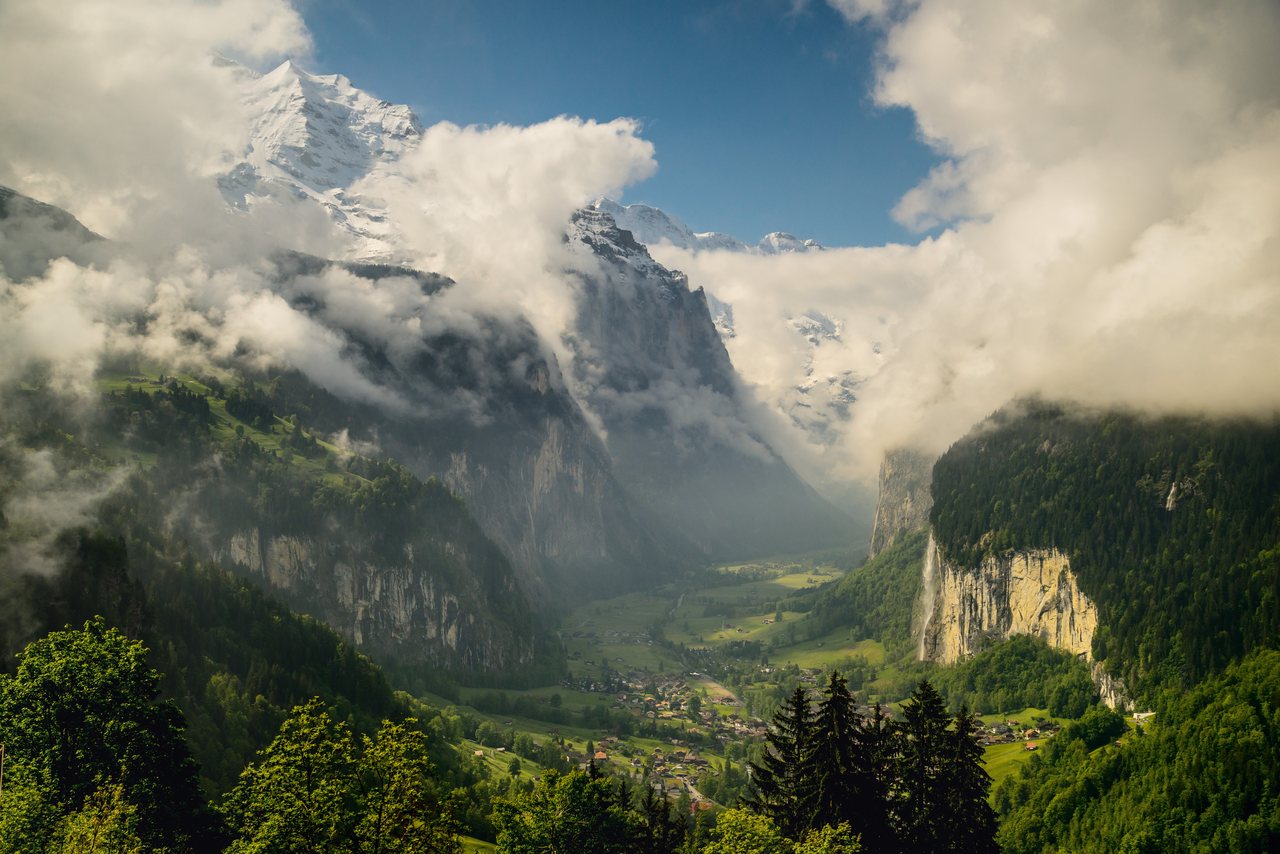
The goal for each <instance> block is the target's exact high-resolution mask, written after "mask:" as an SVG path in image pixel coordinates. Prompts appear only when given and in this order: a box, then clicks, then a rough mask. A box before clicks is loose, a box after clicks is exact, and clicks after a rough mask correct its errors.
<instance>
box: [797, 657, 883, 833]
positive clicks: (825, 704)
mask: <svg viewBox="0 0 1280 854" xmlns="http://www.w3.org/2000/svg"><path fill="white" fill-rule="evenodd" d="M861 727H862V716H861V715H859V714H858V711H857V707H856V706H855V704H854V701H853V695H852V694H850V693H849V685H848V682H847V681H846V680H845V678H844V677H843V676H841V675H840V674H839V673H837V672H836V671H834V670H833V671H831V679H830V681H829V682H828V683H827V688H826V690H825V691H824V692H823V697H822V699H821V700H820V701H819V702H818V713H817V719H816V721H815V729H816V733H815V736H814V749H813V751H812V752H811V754H810V756H809V758H808V763H807V765H806V768H805V771H806V776H808V777H809V779H810V780H811V781H812V784H813V800H812V805H811V808H810V809H809V810H807V811H805V812H806V813H807V814H805V815H804V819H805V820H806V821H807V822H808V823H807V824H806V825H805V827H804V829H805V830H810V829H813V828H818V827H822V826H823V825H826V824H832V825H834V824H839V823H840V822H841V821H851V820H853V818H854V816H855V814H856V813H857V812H858V810H859V806H860V805H861V803H862V801H863V797H864V790H865V789H866V788H867V787H866V782H865V778H866V776H867V773H868V770H869V769H868V768H867V767H866V760H865V757H864V756H863V755H862V752H861V746H862V745H861V742H860V739H859V737H858V734H859V730H860V729H861Z"/></svg>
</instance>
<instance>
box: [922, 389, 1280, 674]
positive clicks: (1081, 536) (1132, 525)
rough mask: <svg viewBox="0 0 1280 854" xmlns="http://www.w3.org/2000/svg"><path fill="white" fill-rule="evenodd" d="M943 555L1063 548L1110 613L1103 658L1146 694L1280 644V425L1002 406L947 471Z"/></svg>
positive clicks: (937, 482) (939, 484) (939, 497)
mask: <svg viewBox="0 0 1280 854" xmlns="http://www.w3.org/2000/svg"><path fill="white" fill-rule="evenodd" d="M933 497H934V506H933V510H932V513H931V521H932V524H933V529H934V532H935V534H936V537H937V542H938V546H939V548H940V549H941V551H942V553H943V555H944V556H945V557H946V558H947V559H948V560H949V561H952V562H954V563H957V564H959V565H962V566H965V567H969V568H976V567H977V566H978V565H979V563H980V562H981V560H982V558H983V557H984V556H985V555H999V554H1002V553H1006V552H1008V551H1010V550H1015V549H1033V548H1057V549H1059V550H1061V551H1063V552H1065V553H1066V554H1067V555H1068V556H1069V557H1070V560H1071V566H1072V569H1073V570H1074V571H1075V572H1076V574H1077V576H1078V578H1079V584H1080V587H1081V589H1082V590H1083V591H1084V593H1085V594H1086V595H1087V596H1089V597H1090V599H1092V600H1093V601H1094V602H1095V603H1096V604H1097V607H1098V610H1099V617H1100V620H1099V622H1100V628H1099V630H1098V632H1097V633H1096V635H1095V637H1094V642H1093V647H1094V648H1093V654H1094V657H1095V658H1097V659H1099V660H1103V661H1106V662H1107V667H1108V669H1109V670H1110V671H1111V672H1112V673H1113V674H1115V675H1118V676H1120V677H1122V678H1123V679H1124V680H1125V681H1126V682H1127V683H1128V684H1129V686H1130V687H1131V689H1133V690H1135V691H1137V692H1139V693H1142V692H1144V691H1147V690H1150V689H1152V688H1154V687H1156V686H1158V685H1171V686H1179V687H1189V686H1191V685H1193V684H1195V683H1196V682H1198V681H1199V680H1200V679H1202V678H1204V677H1205V676H1206V675H1208V674H1210V673H1212V672H1214V671H1216V670H1219V669H1221V668H1222V667H1223V666H1225V665H1226V664H1228V663H1230V662H1232V661H1235V660H1238V659H1240V658H1241V657H1242V656H1243V655H1245V654H1246V653H1247V652H1249V651H1251V650H1253V649H1256V648H1259V647H1266V646H1274V645H1275V644H1276V643H1277V641H1280V422H1277V421H1276V420H1274V419H1272V420H1267V421H1211V420H1205V419H1193V418H1172V417H1170V418H1162V419H1148V418H1143V417H1139V416H1136V415H1130V414H1125V413H1107V414H1089V413H1076V412H1072V411H1071V410H1069V409H1066V408H1063V407H1059V406H1054V405H1049V404H1042V403H1029V404H1025V405H1021V406H1015V407H1011V408H1010V409H1008V410H1006V411H1002V412H999V413H997V414H995V415H994V416H993V417H992V418H991V419H990V420H989V421H988V422H987V423H985V424H983V425H981V426H980V427H979V428H978V429H976V430H975V431H974V432H973V433H972V434H971V435H970V436H969V437H967V438H965V439H964V440H962V441H960V442H958V443H956V444H955V445H954V446H953V447H952V448H951V449H950V450H949V451H948V452H947V453H946V454H944V455H943V456H942V458H941V459H940V460H939V461H938V463H937V464H936V466H935V467H934V477H933Z"/></svg>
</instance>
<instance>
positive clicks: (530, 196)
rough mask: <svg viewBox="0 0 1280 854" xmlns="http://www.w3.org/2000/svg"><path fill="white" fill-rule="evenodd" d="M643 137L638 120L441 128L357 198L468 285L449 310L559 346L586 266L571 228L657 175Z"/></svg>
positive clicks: (430, 261) (424, 263)
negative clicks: (489, 315)
mask: <svg viewBox="0 0 1280 854" xmlns="http://www.w3.org/2000/svg"><path fill="white" fill-rule="evenodd" d="M639 130H640V128H639V126H638V124H637V123H636V122H634V121H632V120H630V119H616V120H614V121H610V122H596V121H590V120H585V121H584V120H582V119H578V118H571V117H564V116H561V117H559V118H555V119H551V120H549V121H545V122H541V123H539V124H535V125H530V126H528V127H512V126H509V125H496V126H493V127H474V126H473V127H465V128H464V127H458V126H457V125H454V124H450V123H448V122H442V123H440V124H437V125H434V126H433V127H430V128H428V129H427V131H426V133H425V134H424V135H423V138H422V143H421V145H420V146H419V147H418V148H417V149H416V150H415V151H413V152H412V153H410V154H408V155H406V156H405V157H404V158H403V160H402V162H401V168H400V173H399V174H397V175H395V176H379V177H375V178H371V179H369V180H367V181H365V182H363V183H362V184H359V185H357V187H356V188H355V192H357V193H360V194H362V195H365V196H369V197H373V198H379V199H382V200H383V201H385V204H386V206H387V210H388V211H389V213H390V216H391V219H392V220H393V221H394V222H395V226H396V228H397V229H398V230H399V232H400V235H399V237H400V240H401V245H402V246H403V247H406V248H407V249H408V251H410V253H411V254H412V255H413V260H414V262H415V266H417V267H419V268H420V269H424V270H433V271H436V272H439V273H443V274H444V275H447V276H449V277H451V278H453V279H456V280H457V281H458V282H459V287H457V288H455V289H451V292H449V293H447V294H446V295H445V296H444V299H443V300H442V301H441V303H442V305H443V306H446V307H447V306H455V307H456V308H457V309H458V310H461V311H463V312H465V311H467V310H469V308H470V306H473V305H474V306H480V307H482V308H484V309H485V310H487V311H499V312H502V313H503V314H511V313H512V312H513V311H519V312H522V313H523V314H524V315H525V316H526V317H528V318H529V319H530V320H531V321H532V322H533V323H534V326H535V327H536V328H537V329H538V331H539V333H541V335H542V337H543V339H544V340H546V341H548V342H550V343H552V344H553V346H554V345H558V342H559V338H560V335H561V334H562V333H563V332H564V331H565V330H567V329H569V328H570V327H571V325H572V318H573V311H574V308H573V293H572V290H571V288H572V279H571V277H567V276H565V275H564V270H565V269H566V268H568V267H571V266H573V265H574V264H575V263H580V260H579V261H575V258H574V256H573V255H572V254H571V253H570V252H569V250H568V249H567V248H566V246H565V244H564V233H565V227H566V225H567V224H568V222H569V218H570V216H571V214H572V213H573V211H574V210H576V209H578V208H580V207H582V206H583V205H585V204H586V203H588V202H589V201H590V200H591V199H593V198H595V197H597V196H599V195H604V194H610V193H612V194H617V193H619V192H620V191H621V189H622V188H623V187H625V186H626V185H628V184H631V183H633V182H635V181H638V180H641V179H643V178H645V177H648V176H649V175H651V174H652V173H653V172H654V170H655V169H656V168H657V164H656V163H655V161H654V159H653V145H652V144H651V143H649V142H646V141H645V140H643V139H641V138H640V137H639ZM560 355H561V356H564V355H565V353H564V352H561V353H560Z"/></svg>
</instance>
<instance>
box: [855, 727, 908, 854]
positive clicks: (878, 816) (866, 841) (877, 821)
mask: <svg viewBox="0 0 1280 854" xmlns="http://www.w3.org/2000/svg"><path fill="white" fill-rule="evenodd" d="M856 735H857V739H858V742H859V747H858V753H859V754H860V756H861V759H862V762H863V763H864V768H865V771H866V776H865V777H864V779H863V786H864V788H863V791H862V801H861V803H860V804H859V805H858V814H857V817H856V819H853V820H851V824H852V825H853V826H854V828H855V830H857V831H858V832H859V833H860V834H861V835H862V844H863V846H864V847H865V848H866V850H868V851H888V850H891V849H892V848H893V845H894V841H893V840H894V837H893V830H892V828H891V825H890V797H891V796H892V793H893V792H894V791H895V790H896V789H897V788H898V783H897V777H898V762H899V755H898V747H899V744H898V738H897V735H896V733H895V732H894V727H893V725H892V723H891V722H890V720H889V717H888V716H887V715H886V714H885V713H884V709H883V708H881V706H880V704H879V703H876V704H875V706H873V707H872V711H871V715H870V717H866V718H863V720H862V725H861V726H860V727H859V728H858V731H857V733H856Z"/></svg>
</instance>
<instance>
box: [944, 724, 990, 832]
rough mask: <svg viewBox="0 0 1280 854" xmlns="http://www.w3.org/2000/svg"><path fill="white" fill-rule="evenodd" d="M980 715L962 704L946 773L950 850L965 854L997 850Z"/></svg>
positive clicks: (953, 731)
mask: <svg viewBox="0 0 1280 854" xmlns="http://www.w3.org/2000/svg"><path fill="white" fill-rule="evenodd" d="M977 727H978V720H977V718H976V717H975V716H974V715H973V714H971V713H970V712H969V710H968V709H967V708H964V707H961V709H960V712H959V713H958V714H957V715H956V719H955V729H954V730H952V732H951V733H950V736H951V750H950V753H949V755H948V757H947V768H946V770H945V772H944V780H945V785H946V797H947V803H946V812H947V818H948V821H947V825H948V826H949V836H950V839H949V840H948V848H947V850H949V851H957V852H964V854H989V852H996V851H998V850H999V846H997V845H996V841H995V838H996V814H995V811H994V810H993V809H991V805H990V803H989V802H988V800H987V796H988V794H989V792H990V790H991V775H990V774H988V773H987V771H986V769H985V768H983V767H982V765H983V759H982V745H981V744H979V743H978V738H977V735H976V733H975V730H976V729H977Z"/></svg>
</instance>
